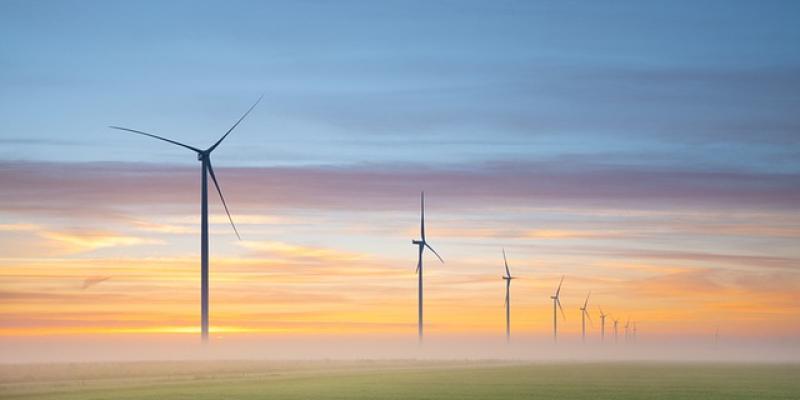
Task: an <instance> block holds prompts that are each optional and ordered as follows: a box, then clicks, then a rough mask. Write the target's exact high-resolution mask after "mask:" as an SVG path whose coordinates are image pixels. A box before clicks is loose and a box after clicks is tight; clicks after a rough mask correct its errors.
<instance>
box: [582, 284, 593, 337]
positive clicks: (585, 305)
mask: <svg viewBox="0 0 800 400" xmlns="http://www.w3.org/2000/svg"><path fill="white" fill-rule="evenodd" d="M591 295H592V292H591V291H589V294H587V295H586V301H584V302H583V307H581V308H580V310H581V342H583V343H586V318H589V322H592V317H591V316H590V315H589V312H588V311H586V309H587V308H586V307H588V306H589V296H591Z"/></svg>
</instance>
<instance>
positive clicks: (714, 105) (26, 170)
mask: <svg viewBox="0 0 800 400" xmlns="http://www.w3.org/2000/svg"><path fill="white" fill-rule="evenodd" d="M164 3H166V2H164ZM164 3H162V2H123V1H103V2H89V1H76V2H68V1H52V2H30V1H22V2H13V1H2V2H0V37H2V38H3V40H0V187H2V188H3V189H2V190H0V254H2V256H0V281H2V282H3V287H2V288H0V298H2V299H4V300H3V302H2V304H0V320H2V321H3V322H4V325H3V326H0V336H3V335H5V336H15V335H16V336H22V337H24V336H26V335H71V334H76V335H80V334H87V333H100V334H112V333H137V334H148V335H150V334H169V333H175V332H183V333H191V332H193V331H194V330H196V328H197V327H196V321H197V307H196V300H197V298H196V295H197V284H198V277H197V264H198V236H199V233H198V226H197V225H198V219H199V216H198V211H199V210H198V209H199V204H198V200H199V199H198V197H199V196H198V194H199V193H198V192H199V179H198V178H199V172H200V171H199V164H198V163H197V160H196V156H195V155H194V154H192V153H191V152H188V151H186V150H185V149H181V148H178V147H175V146H170V145H167V144H165V143H160V142H157V141H154V140H151V139H148V138H144V137H141V136H136V135H131V134H127V133H124V132H120V131H115V130H112V129H109V128H108V126H109V125H119V126H124V127H128V128H133V129H139V130H144V131H147V132H151V133H155V134H159V135H163V136H167V137H170V138H172V139H176V140H179V141H183V142H186V143H188V144H190V145H194V146H198V147H205V146H208V145H210V144H212V143H213V142H214V141H216V140H217V138H219V137H220V136H221V135H222V134H223V133H224V132H225V131H226V130H227V129H228V128H229V127H230V126H231V125H232V124H233V123H234V122H235V121H236V120H237V119H238V118H239V116H240V115H241V114H242V113H243V112H244V111H245V110H246V109H247V108H248V107H249V106H250V105H251V104H252V103H253V102H254V101H255V100H256V99H257V98H258V96H260V95H261V94H264V95H265V97H264V100H263V101H262V103H261V104H259V106H258V107H257V108H256V109H255V110H254V111H253V113H252V114H251V115H250V116H249V117H248V118H247V120H245V121H244V122H243V123H242V124H241V125H240V126H239V128H237V130H236V131H234V133H233V134H232V135H231V136H230V137H229V138H228V139H227V140H226V141H225V142H224V143H223V144H222V145H221V146H220V147H219V148H218V149H217V150H216V151H215V152H214V156H213V159H214V166H215V169H216V171H217V175H218V176H219V178H220V183H221V186H222V188H223V190H224V191H225V196H226V200H227V202H228V205H229V206H230V208H231V213H232V215H233V218H234V220H235V221H236V223H237V226H238V227H239V231H240V232H241V234H242V238H243V240H241V241H239V240H237V239H236V236H234V234H233V231H232V230H231V229H230V227H229V226H228V222H227V219H226V217H225V215H224V212H223V209H222V207H221V204H220V203H219V201H218V199H217V198H216V197H214V196H215V195H214V194H213V192H212V194H211V195H212V197H211V200H210V209H211V214H212V215H211V220H212V227H211V236H212V239H211V258H212V262H211V263H212V275H214V277H212V280H213V282H214V284H213V285H212V287H213V289H212V293H213V295H212V298H213V299H214V300H213V306H212V310H213V311H212V314H213V313H214V312H217V311H216V310H219V311H218V313H217V314H215V315H213V316H212V321H213V322H212V327H219V328H220V329H228V330H229V331H230V332H251V331H252V332H259V333H262V334H269V333H271V332H273V333H274V332H275V331H276V330H278V331H281V332H297V333H303V332H305V333H309V332H311V333H319V332H324V333H331V332H333V333H337V332H338V333H344V334H355V333H363V330H364V329H367V330H368V331H369V332H373V333H375V334H400V335H410V336H409V337H412V338H413V337H415V336H414V335H415V328H416V307H415V305H416V303H415V302H416V278H415V275H414V268H415V265H416V258H415V257H416V249H415V248H414V247H413V246H412V245H411V242H410V240H411V239H412V238H414V237H416V235H417V234H418V232H419V227H418V225H417V224H418V223H419V214H418V213H419V209H418V207H419V193H420V191H421V190H425V191H426V205H427V207H428V208H427V210H426V218H427V220H426V221H427V222H426V224H427V225H426V226H427V229H428V235H429V239H430V240H431V241H432V243H434V244H435V247H436V249H437V251H439V252H440V253H441V254H442V256H443V257H444V258H445V259H446V260H447V263H446V264H444V265H437V264H432V262H433V261H434V260H433V259H429V260H428V261H427V262H428V263H430V264H429V265H431V269H430V270H429V271H427V272H426V275H425V276H426V280H427V281H426V285H428V286H426V287H428V288H429V289H427V290H430V292H429V293H430V296H429V297H427V298H429V299H431V300H430V303H426V307H429V308H427V309H426V312H429V313H430V314H429V315H430V316H431V317H430V321H431V326H430V327H431V332H433V333H434V334H435V333H437V332H438V333H441V334H445V333H448V332H449V333H459V334H460V333H470V334H474V333H476V332H477V333H482V334H492V335H493V334H494V333H502V327H503V313H502V309H501V307H502V304H503V300H502V297H501V296H500V295H501V294H502V293H501V292H500V291H499V290H501V289H502V286H501V285H502V281H501V280H500V275H501V273H502V270H501V264H500V262H501V260H502V258H501V252H500V251H501V249H502V248H505V249H506V251H507V252H508V254H509V257H510V260H512V266H513V271H514V273H515V274H517V275H518V276H519V277H521V279H520V280H519V281H514V282H515V283H514V284H515V285H516V286H515V288H517V289H515V290H517V291H516V292H515V293H519V295H517V296H519V297H515V300H514V304H515V305H516V307H519V308H518V310H519V311H518V313H519V314H516V315H519V317H515V318H518V319H516V320H515V321H516V322H515V326H518V327H519V330H520V331H521V332H522V333H521V334H523V335H528V336H529V337H535V336H537V335H538V336H541V337H542V338H544V340H546V341H549V332H550V325H549V324H550V323H551V321H552V320H551V314H550V313H551V311H552V310H551V307H552V304H551V303H550V301H549V296H550V295H551V294H552V289H553V287H554V286H555V284H556V283H557V281H558V279H560V277H561V276H563V275H566V276H567V278H566V280H565V282H566V283H565V288H564V296H565V300H564V302H565V307H567V308H568V310H570V311H569V312H574V311H575V310H577V306H578V305H579V304H580V302H582V301H583V299H584V298H585V295H586V293H587V292H588V291H590V290H591V291H592V293H593V295H592V296H593V299H595V300H593V301H596V304H598V305H602V306H603V307H606V306H607V307H608V308H607V309H606V311H608V312H611V313H612V314H614V315H619V316H626V317H628V316H629V317H631V318H632V319H633V320H636V321H639V322H640V325H639V326H640V328H641V329H642V332H648V331H649V332H653V333H654V334H655V333H658V334H662V335H674V336H682V335H688V334H691V335H698V337H704V336H705V337H711V336H708V335H711V334H712V333H713V332H715V329H716V328H720V329H721V330H722V331H723V332H725V333H724V334H723V337H726V336H728V333H729V332H730V335H731V336H732V335H740V336H742V337H750V338H758V337H771V338H780V337H790V338H794V340H795V341H796V338H797V337H798V335H797V334H796V333H797V332H798V330H800V314H798V312H797V310H799V309H800V304H798V301H800V299H799V298H798V297H797V295H796V291H797V287H798V286H799V285H800V272H798V269H797V265H800V249H798V246H797V242H798V238H800V114H798V110H800V107H798V106H800V52H798V51H797V43H800V24H798V23H797V21H798V20H800V18H798V17H800V12H799V11H800V3H798V2H754V1H753V2H733V1H718V2H710V1H699V2H698V1H692V2H677V1H673V2H647V1H631V2H588V1H587V2H565V1H560V2H547V3H544V2H536V3H535V2H527V1H526V2H497V1H491V2H489V1H487V2H482V3H479V2H464V1H452V2H368V1H365V2H311V1H303V2H287V3H267V2H224V3H223V2H217V3H210V2H208V3H206V2H196V1H191V2H190V1H187V2H168V3H166V4H164ZM633 297H635V301H631V298H633ZM286 299H291V300H292V301H287V300H286ZM294 299H301V300H303V301H299V302H295V301H294ZM53 303H58V309H54V308H53ZM465 304H466V306H465ZM465 308H469V309H470V310H471V311H473V313H470V315H465V313H463V309H465ZM604 309H605V308H604ZM109 310H110V311H109ZM576 316H577V315H575V316H574V317H573V316H571V317H570V319H569V322H567V323H566V324H565V325H564V327H563V328H564V332H565V334H567V335H577V333H578V332H579V330H578V329H579V326H578V325H577V323H576V322H575V321H578V319H577V318H575V317H576ZM165 324H168V325H165ZM212 329H213V328H212ZM515 329H516V328H515ZM573 337H577V336H573ZM794 348H800V346H794ZM792 354H793V353H792Z"/></svg>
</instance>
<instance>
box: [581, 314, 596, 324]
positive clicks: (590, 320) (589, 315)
mask: <svg viewBox="0 0 800 400" xmlns="http://www.w3.org/2000/svg"><path fill="white" fill-rule="evenodd" d="M583 312H585V313H586V318H587V319H589V324H590V325H591V326H594V321H592V315H591V314H589V312H588V311H585V310H584V311H583Z"/></svg>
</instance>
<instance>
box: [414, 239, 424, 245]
mask: <svg viewBox="0 0 800 400" xmlns="http://www.w3.org/2000/svg"><path fill="white" fill-rule="evenodd" d="M411 244H414V245H417V246H424V245H425V242H423V241H422V240H414V239H411Z"/></svg>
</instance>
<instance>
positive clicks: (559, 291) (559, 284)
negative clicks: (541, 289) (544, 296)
mask: <svg viewBox="0 0 800 400" xmlns="http://www.w3.org/2000/svg"><path fill="white" fill-rule="evenodd" d="M562 283H564V275H561V281H560V282H558V289H556V297H558V294H559V293H561V284H562Z"/></svg>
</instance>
